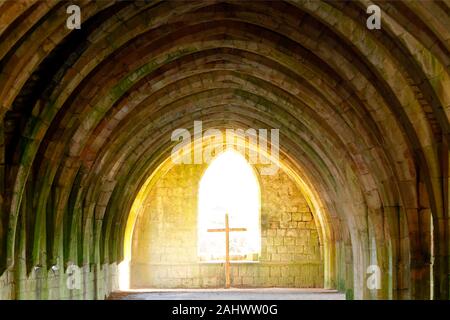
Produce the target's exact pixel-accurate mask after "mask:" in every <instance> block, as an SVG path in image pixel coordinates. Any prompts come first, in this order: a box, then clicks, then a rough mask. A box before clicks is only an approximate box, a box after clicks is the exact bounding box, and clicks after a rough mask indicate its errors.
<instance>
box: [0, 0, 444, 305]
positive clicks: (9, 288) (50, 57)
mask: <svg viewBox="0 0 450 320" xmlns="http://www.w3.org/2000/svg"><path fill="white" fill-rule="evenodd" d="M377 4H378V5H379V6H380V8H381V12H382V29H380V30H369V29H367V26H366V20H367V12H366V10H367V3H366V2H365V1H351V2H341V1H331V2H330V1H320V0H318V1H276V2H275V1H272V2H263V1H201V2H180V1H161V2H159V1H149V2H141V3H133V2H116V1H89V2H80V3H79V6H80V9H81V11H82V16H83V23H82V28H81V29H79V30H78V29H77V30H71V29H68V28H67V27H66V18H67V14H66V11H65V9H66V8H65V6H66V3H65V2H59V1H54V2H53V1H50V2H42V1H7V2H2V3H1V4H0V40H1V41H0V114H1V120H2V124H1V126H0V128H1V130H0V151H1V152H0V155H1V157H0V177H1V180H2V183H1V184H0V193H1V197H0V201H1V202H0V204H1V217H0V246H1V250H0V279H1V280H2V281H0V283H1V288H0V297H2V298H8V299H9V298H18V299H20V298H55V299H56V298H73V299H75V298H85V299H93V298H99V299H101V298H104V297H105V295H107V294H108V293H109V292H111V291H112V290H113V289H114V288H115V284H116V280H117V264H118V263H120V262H121V261H122V260H123V258H124V256H125V257H126V252H127V250H124V241H125V242H126V241H128V240H127V239H129V237H128V236H126V235H129V232H130V230H132V226H131V227H130V222H129V221H130V217H133V215H134V213H133V212H135V211H134V209H132V207H133V202H134V201H135V200H136V199H139V197H140V196H139V194H140V190H143V186H145V185H146V186H147V187H148V188H151V187H152V185H151V184H150V182H148V184H146V181H149V177H155V176H156V175H159V174H162V171H159V169H161V168H164V164H165V163H166V161H167V159H168V158H169V156H170V152H171V149H172V144H173V142H172V141H171V139H170V137H171V134H172V132H173V130H175V129H176V128H187V129H191V128H192V126H193V123H194V122H195V121H200V120H201V121H203V126H204V130H207V129H213V128H214V129H225V128H235V129H238V128H242V129H247V128H278V129H280V156H281V160H282V161H281V162H282V163H284V165H285V166H286V168H288V169H287V171H286V172H290V174H289V175H290V177H291V178H292V179H294V180H296V181H297V184H298V185H299V186H301V189H302V191H303V194H304V195H305V199H306V200H307V201H308V202H309V206H310V207H311V210H312V212H314V213H315V214H316V216H317V217H316V218H315V221H317V222H318V223H319V224H320V228H318V230H319V234H320V235H321V237H322V243H323V254H324V265H325V266H324V279H325V284H324V285H325V287H328V286H329V287H335V288H337V289H339V290H341V291H345V292H346V293H347V296H348V297H349V298H352V297H353V298H357V299H377V298H388V299H409V298H411V299H428V298H430V296H431V295H433V296H434V298H437V299H448V297H449V279H448V274H449V263H448V261H449V260H448V257H449V234H450V232H449V230H448V227H449V218H448V211H449V208H448V206H449V203H448V181H449V179H448V178H449V174H448V160H449V150H448V137H449V135H448V129H449V125H448V122H449V121H448V118H449V113H450V111H449V110H450V95H449V89H448V88H449V83H450V76H449V74H450V71H449V66H450V58H449V56H450V55H449V50H450V49H449V43H448V40H449V31H448V30H450V27H449V25H450V23H449V17H448V9H449V8H448V4H447V3H446V2H445V1H444V2H435V1H422V2H408V1H394V2H386V3H385V2H380V3H378V2H377ZM158 172H159V173H158ZM150 180H151V181H153V180H152V179H150ZM155 181H156V180H155ZM144 189H145V188H144ZM143 194H144V192H143V193H142V194H141V195H143ZM130 212H131V214H130ZM131 220H132V219H131ZM430 221H432V223H431V222H430ZM431 225H432V226H433V227H432V228H431ZM431 262H432V263H433V264H431ZM373 265H377V266H378V267H379V268H380V270H381V277H382V281H381V288H380V289H369V288H368V287H367V286H366V279H367V276H368V275H367V270H368V267H370V266H373ZM431 265H432V268H431ZM72 266H76V267H78V268H80V270H82V272H81V274H82V275H83V279H82V280H83V281H81V284H82V286H81V288H80V289H77V290H73V289H70V288H68V287H67V286H65V285H64V283H66V280H67V278H68V276H69V275H68V274H67V270H68V268H69V267H70V268H72ZM12 279H14V281H13V280H12ZM430 283H433V286H431V285H430ZM431 290H433V293H431Z"/></svg>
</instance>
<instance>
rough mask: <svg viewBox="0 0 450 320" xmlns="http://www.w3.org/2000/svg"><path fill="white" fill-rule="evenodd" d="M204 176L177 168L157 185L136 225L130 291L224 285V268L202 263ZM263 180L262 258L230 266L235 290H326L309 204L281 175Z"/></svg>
mask: <svg viewBox="0 0 450 320" xmlns="http://www.w3.org/2000/svg"><path fill="white" fill-rule="evenodd" d="M256 169H257V170H258V168H256ZM204 170H205V167H204V166H200V165H177V166H174V167H173V168H172V169H170V170H169V171H168V172H167V173H166V174H165V175H164V176H162V177H161V178H160V179H159V180H158V181H157V182H156V184H155V186H154V187H153V189H152V191H151V192H150V194H149V196H148V198H147V200H146V201H145V204H144V207H143V208H142V210H141V212H140V214H139V215H138V218H137V221H136V226H135V230H134V234H133V247H132V261H131V270H130V271H131V272H130V274H131V279H130V283H131V287H158V288H208V287H222V286H223V285H224V282H225V277H224V266H223V264H221V263H202V262H200V261H199V259H198V257H197V248H196V244H197V191H198V190H197V189H198V185H199V181H200V179H201V176H202V174H203V172H204ZM259 179H260V186H261V201H262V202H261V245H262V246H261V255H260V257H259V259H258V261H257V262H246V263H233V264H232V269H231V270H232V274H231V283H232V286H234V287H241V286H242V287H322V286H323V261H322V258H321V247H320V243H319V237H318V232H317V229H316V226H315V222H314V218H313V215H312V214H311V210H310V208H309V207H308V205H307V203H306V201H305V198H304V197H303V195H302V194H301V192H300V190H299V189H298V187H297V186H296V184H295V183H294V181H293V180H292V179H291V178H290V177H289V176H288V175H287V174H286V173H284V172H282V171H281V170H279V171H278V173H277V174H276V175H273V176H263V175H259Z"/></svg>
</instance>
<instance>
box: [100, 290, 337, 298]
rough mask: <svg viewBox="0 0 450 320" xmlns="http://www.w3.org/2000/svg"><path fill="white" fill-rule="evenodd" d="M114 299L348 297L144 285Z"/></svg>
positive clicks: (307, 292) (312, 292) (334, 293)
mask: <svg viewBox="0 0 450 320" xmlns="http://www.w3.org/2000/svg"><path fill="white" fill-rule="evenodd" d="M109 299H111V300H345V294H343V293H339V292H337V291H336V290H326V289H288V288H258V289H235V288H232V289H142V290H140V289H139V290H128V291H120V292H114V293H113V294H112V295H111V296H110V297H109Z"/></svg>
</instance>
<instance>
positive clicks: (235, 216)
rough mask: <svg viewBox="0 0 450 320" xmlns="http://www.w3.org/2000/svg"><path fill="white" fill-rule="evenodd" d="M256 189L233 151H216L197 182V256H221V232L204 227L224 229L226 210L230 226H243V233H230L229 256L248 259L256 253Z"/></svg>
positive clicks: (255, 182)
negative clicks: (217, 154) (215, 154)
mask: <svg viewBox="0 0 450 320" xmlns="http://www.w3.org/2000/svg"><path fill="white" fill-rule="evenodd" d="M259 210H260V191H259V183H258V180H257V178H256V176H255V173H254V172H253V169H252V167H251V166H250V165H249V164H248V162H247V161H246V160H245V158H244V157H243V156H242V155H241V154H240V153H238V152H236V151H234V150H227V151H225V152H223V153H222V154H220V155H219V156H218V157H217V158H216V159H215V160H214V161H213V162H212V163H211V164H210V166H209V167H208V168H207V170H206V172H205V174H204V175H203V177H202V180H201V181H200V190H199V219H198V255H199V256H200V257H201V258H202V259H204V260H218V259H223V257H224V256H225V233H224V232H220V233H211V232H207V229H214V228H224V227H225V213H226V212H228V215H229V223H230V228H246V229H247V231H245V232H230V255H231V256H234V257H235V258H236V257H240V258H241V259H246V258H247V259H248V256H249V255H251V254H255V253H259V252H260V249H261V236H260V226H259Z"/></svg>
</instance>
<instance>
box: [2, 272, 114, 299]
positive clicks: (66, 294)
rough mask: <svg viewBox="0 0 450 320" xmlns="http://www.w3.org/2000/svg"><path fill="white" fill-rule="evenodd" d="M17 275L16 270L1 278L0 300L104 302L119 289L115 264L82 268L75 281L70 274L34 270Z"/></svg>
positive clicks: (71, 273)
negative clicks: (26, 273)
mask: <svg viewBox="0 0 450 320" xmlns="http://www.w3.org/2000/svg"><path fill="white" fill-rule="evenodd" d="M20 273H21V272H18V271H17V270H16V271H7V272H4V273H3V275H2V276H1V277H0V300H9V299H25V300H45V299H52V300H59V299H62V300H92V299H104V298H106V297H107V296H108V295H109V294H110V293H111V292H113V291H115V290H117V289H118V268H117V265H116V264H115V263H113V264H104V265H102V266H98V267H97V266H94V265H93V266H91V267H89V266H85V267H82V268H80V269H79V273H77V275H79V278H77V279H76V280H75V278H74V277H75V276H74V273H73V272H72V271H70V272H60V271H59V270H58V271H53V270H51V269H50V270H44V269H40V270H37V271H36V270H34V269H33V270H32V271H31V272H30V274H29V275H21V274H20ZM75 281H78V282H75Z"/></svg>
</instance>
